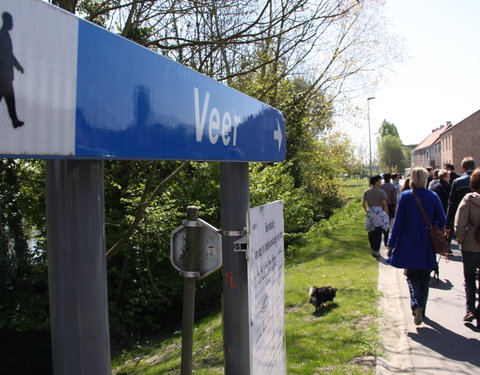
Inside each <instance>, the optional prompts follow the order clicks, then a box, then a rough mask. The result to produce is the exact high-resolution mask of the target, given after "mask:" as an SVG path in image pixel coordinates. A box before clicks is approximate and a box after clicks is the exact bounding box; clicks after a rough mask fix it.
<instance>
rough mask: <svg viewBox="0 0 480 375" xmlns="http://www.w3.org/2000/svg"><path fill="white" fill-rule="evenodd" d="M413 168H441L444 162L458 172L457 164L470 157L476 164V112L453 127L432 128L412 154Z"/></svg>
mask: <svg viewBox="0 0 480 375" xmlns="http://www.w3.org/2000/svg"><path fill="white" fill-rule="evenodd" d="M411 156H412V168H413V167H424V168H425V167H432V168H441V167H443V166H444V164H445V163H451V164H453V165H454V166H455V171H457V173H461V162H462V159H463V158H464V157H465V156H472V157H473V158H474V159H475V161H476V163H477V165H480V111H477V112H475V113H474V114H472V115H470V116H469V117H467V118H466V119H464V120H462V121H460V122H459V123H458V124H456V125H453V126H452V125H451V123H450V122H447V125H446V126H445V125H442V126H440V127H439V128H437V129H434V130H433V131H432V133H431V134H429V135H428V136H427V137H426V138H425V139H424V140H423V141H422V142H421V143H420V144H419V145H418V146H417V147H415V148H414V149H413V150H412V152H411Z"/></svg>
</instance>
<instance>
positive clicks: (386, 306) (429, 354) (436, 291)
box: [376, 243, 480, 375]
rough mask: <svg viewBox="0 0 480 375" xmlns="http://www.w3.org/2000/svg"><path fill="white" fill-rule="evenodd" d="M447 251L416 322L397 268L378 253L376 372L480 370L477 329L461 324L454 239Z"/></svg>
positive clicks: (462, 295) (459, 272)
mask: <svg viewBox="0 0 480 375" xmlns="http://www.w3.org/2000/svg"><path fill="white" fill-rule="evenodd" d="M452 248H453V257H451V259H450V261H449V262H447V263H446V262H445V260H444V259H443V258H442V260H441V261H440V278H439V280H438V281H436V280H434V279H433V278H432V280H431V284H430V294H429V298H428V302H427V308H426V316H427V318H426V319H425V321H424V322H423V323H422V324H421V325H419V326H416V325H415V324H414V323H413V316H412V313H411V309H410V296H409V293H408V287H407V282H406V280H405V276H404V275H403V270H400V269H397V268H394V267H391V266H390V265H388V264H386V263H385V257H386V252H387V251H386V248H382V250H381V254H382V256H381V257H380V258H379V289H380V291H381V293H382V297H381V299H380V309H381V310H382V312H383V316H382V323H381V330H382V335H383V337H384V347H385V353H386V357H385V358H379V359H378V360H377V368H376V373H377V374H382V375H383V374H385V375H387V374H418V375H424V374H425V375H426V374H432V375H433V374H434V375H443V374H449V375H452V374H467V375H470V374H472V375H473V374H475V375H478V374H480V330H478V329H477V328H476V327H475V326H474V324H475V321H474V322H473V324H467V325H466V324H464V322H463V321H462V319H463V316H464V315H465V292H464V287H463V265H462V257H461V253H460V251H459V250H458V245H456V244H454V243H452Z"/></svg>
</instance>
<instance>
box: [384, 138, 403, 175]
mask: <svg viewBox="0 0 480 375" xmlns="http://www.w3.org/2000/svg"><path fill="white" fill-rule="evenodd" d="M378 157H379V162H380V166H381V167H382V168H383V169H384V170H388V171H391V172H395V171H403V169H404V168H406V166H407V164H406V161H405V149H404V147H403V145H402V141H401V140H400V138H398V137H394V136H393V135H386V136H384V137H383V138H382V139H381V141H380V143H379V144H378Z"/></svg>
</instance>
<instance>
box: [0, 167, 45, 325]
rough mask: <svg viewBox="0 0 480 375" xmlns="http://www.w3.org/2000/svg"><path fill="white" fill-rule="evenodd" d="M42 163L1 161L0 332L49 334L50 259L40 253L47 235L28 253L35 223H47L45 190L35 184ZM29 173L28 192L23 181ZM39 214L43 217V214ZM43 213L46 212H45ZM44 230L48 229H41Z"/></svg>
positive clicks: (38, 239) (42, 186) (39, 226)
mask: <svg viewBox="0 0 480 375" xmlns="http://www.w3.org/2000/svg"><path fill="white" fill-rule="evenodd" d="M39 170H40V169H39V168H38V163H34V162H30V161H27V162H20V161H18V160H13V159H0V186H2V189H1V190H0V296H1V299H0V328H5V329H10V330H17V331H28V330H42V329H47V328H48V316H49V313H48V287H47V279H48V274H47V268H46V256H45V254H44V253H43V252H41V251H40V250H39V246H41V244H42V237H43V235H44V233H45V232H44V229H43V231H42V233H41V234H42V235H41V236H40V238H37V242H34V243H33V244H32V246H31V247H30V248H29V242H28V241H29V239H32V237H33V235H32V232H31V230H32V229H36V228H42V225H41V224H40V225H38V226H34V225H33V223H32V221H31V219H32V217H34V218H36V219H37V220H39V221H40V222H43V223H44V216H43V215H42V214H41V213H40V214H39V211H40V210H41V209H42V208H44V204H43V201H44V200H43V199H42V198H43V197H44V196H43V194H42V192H43V191H44V186H45V185H44V184H42V185H40V186H39V184H38V181H40V182H41V183H42V182H43V180H42V179H39V180H37V181H36V180H35V177H36V176H38V175H37V172H38V171H39ZM28 171H30V172H31V173H32V174H31V175H30V176H29V177H30V181H29V183H28V186H27V185H26V184H23V183H22V182H23V181H22V178H25V176H26V173H27V172H28ZM40 212H41V211H40ZM43 212H44V211H43ZM43 228H44V227H43Z"/></svg>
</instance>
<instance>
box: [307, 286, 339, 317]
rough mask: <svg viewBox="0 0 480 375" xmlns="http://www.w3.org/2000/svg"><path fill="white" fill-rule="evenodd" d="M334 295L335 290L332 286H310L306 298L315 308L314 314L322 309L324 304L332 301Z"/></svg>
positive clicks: (335, 293)
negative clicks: (307, 297)
mask: <svg viewBox="0 0 480 375" xmlns="http://www.w3.org/2000/svg"><path fill="white" fill-rule="evenodd" d="M336 295H337V289H336V288H334V287H333V286H322V287H320V288H318V287H316V286H311V287H310V288H308V296H309V297H310V299H309V300H308V302H310V303H311V304H312V305H313V306H315V312H317V311H318V310H320V308H322V307H324V306H325V302H328V301H333V299H334V298H335V296H336Z"/></svg>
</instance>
